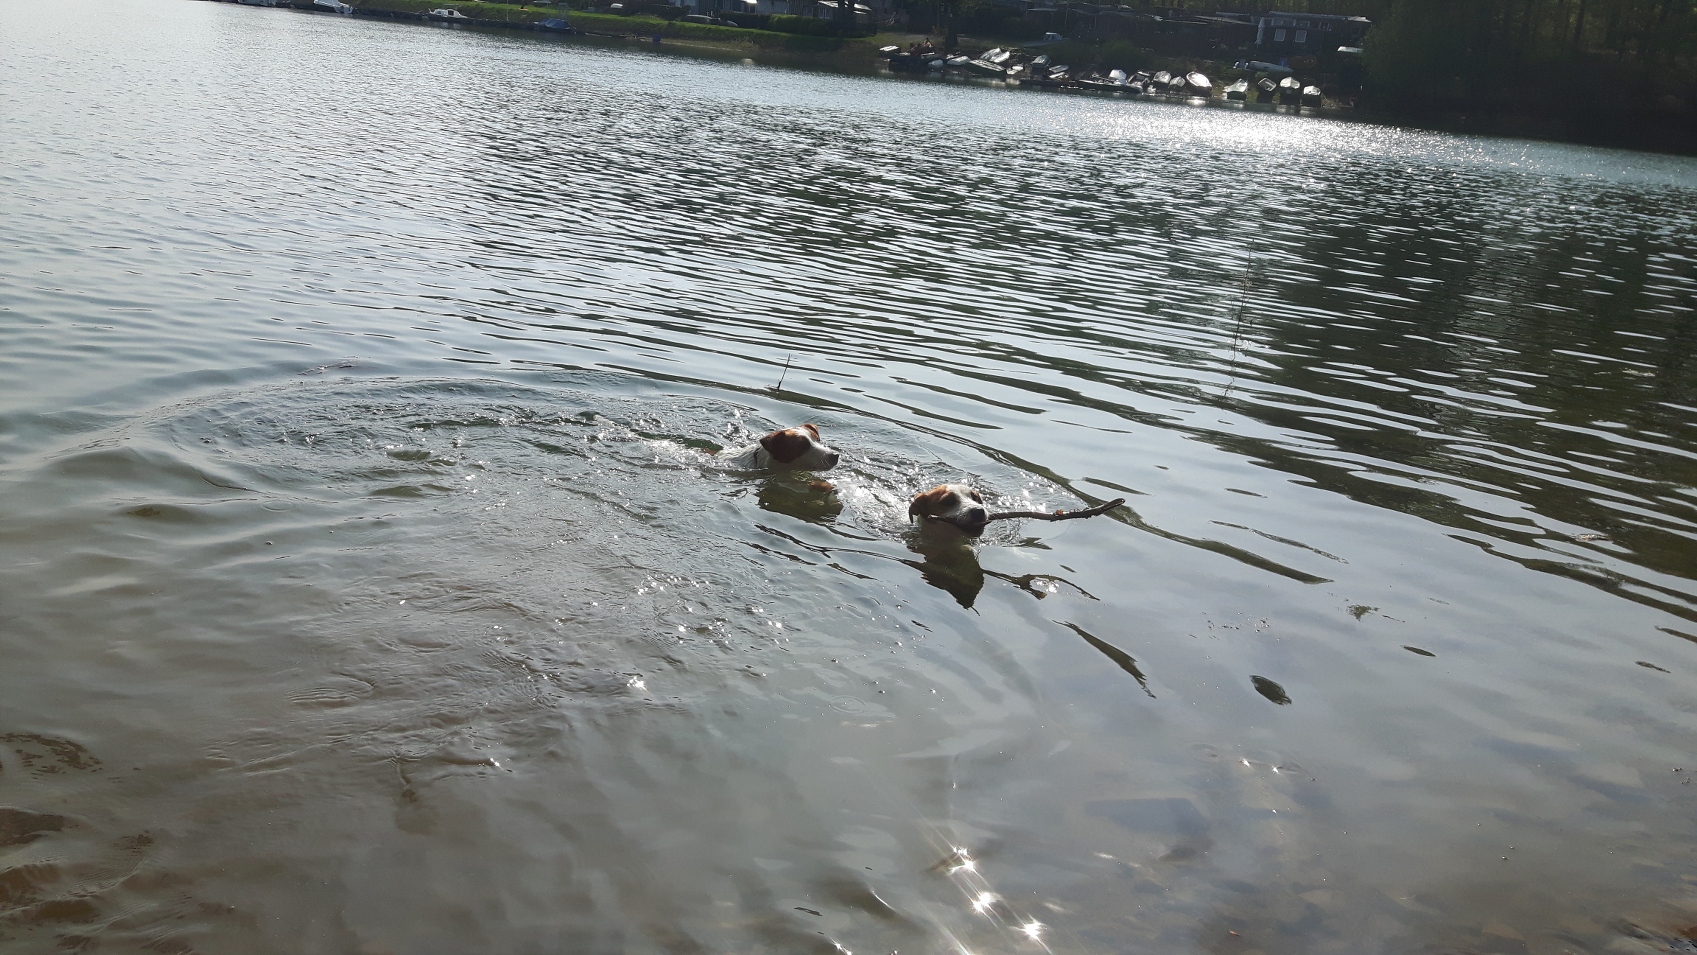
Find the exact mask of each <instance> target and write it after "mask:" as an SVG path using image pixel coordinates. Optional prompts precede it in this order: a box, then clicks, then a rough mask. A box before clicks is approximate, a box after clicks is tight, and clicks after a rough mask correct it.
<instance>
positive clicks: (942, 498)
mask: <svg viewBox="0 0 1697 955" xmlns="http://www.w3.org/2000/svg"><path fill="white" fill-rule="evenodd" d="M915 517H927V518H931V519H933V520H938V521H944V522H946V523H949V524H953V525H954V526H955V527H958V528H960V530H961V531H962V532H964V533H966V534H970V535H972V536H974V537H976V536H978V535H979V534H982V533H983V532H984V525H986V524H988V523H990V512H989V510H987V509H986V508H985V507H984V495H982V494H980V493H978V489H977V488H974V487H968V486H967V485H965V484H939V485H937V486H936V487H934V488H932V489H931V490H929V491H926V492H924V493H923V494H918V495H915V496H914V498H913V503H911V504H909V505H908V506H907V519H908V520H910V521H911V520H913V519H914V518H915Z"/></svg>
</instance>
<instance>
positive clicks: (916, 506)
mask: <svg viewBox="0 0 1697 955" xmlns="http://www.w3.org/2000/svg"><path fill="white" fill-rule="evenodd" d="M948 496H949V486H948V485H947V484H939V485H937V486H936V487H934V488H932V489H931V490H929V491H926V492H924V493H922V494H915V495H914V496H913V502H912V503H911V504H909V505H908V506H907V519H908V520H910V521H911V520H913V519H914V518H915V517H918V516H920V515H929V514H930V513H931V512H932V510H933V509H935V508H936V507H937V505H939V504H941V503H943V499H944V498H946V497H948Z"/></svg>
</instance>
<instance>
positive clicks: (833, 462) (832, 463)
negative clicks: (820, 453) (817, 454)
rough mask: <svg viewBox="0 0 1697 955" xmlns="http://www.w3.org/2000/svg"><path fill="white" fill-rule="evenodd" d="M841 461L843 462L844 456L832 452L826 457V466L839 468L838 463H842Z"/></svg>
mask: <svg viewBox="0 0 1697 955" xmlns="http://www.w3.org/2000/svg"><path fill="white" fill-rule="evenodd" d="M841 460H842V455H840V454H838V453H837V452H835V451H832V452H830V453H828V454H826V455H825V466H826V467H828V468H834V467H836V466H837V462H838V461H841Z"/></svg>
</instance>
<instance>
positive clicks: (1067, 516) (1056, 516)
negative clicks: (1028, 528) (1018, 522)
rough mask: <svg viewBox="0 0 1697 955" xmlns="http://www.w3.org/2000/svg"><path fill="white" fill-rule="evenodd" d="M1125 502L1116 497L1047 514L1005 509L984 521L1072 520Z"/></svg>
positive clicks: (1105, 510)
mask: <svg viewBox="0 0 1697 955" xmlns="http://www.w3.org/2000/svg"><path fill="white" fill-rule="evenodd" d="M1124 503H1125V498H1123V497H1116V498H1114V499H1113V500H1111V501H1109V502H1108V503H1106V504H1098V505H1096V506H1095V507H1087V508H1084V509H1083V510H1079V511H1056V512H1055V513H1053V514H1046V513H1044V512H1042V511H1003V512H1002V513H1000V514H991V515H990V516H989V517H988V518H985V520H984V523H986V524H988V523H990V522H991V521H1011V520H1013V519H1014V518H1016V517H1023V518H1029V519H1031V520H1034V521H1070V520H1073V519H1075V518H1079V517H1095V516H1096V515H1098V514H1106V513H1108V512H1109V511H1111V510H1113V509H1114V508H1116V507H1119V506H1120V505H1121V504H1124Z"/></svg>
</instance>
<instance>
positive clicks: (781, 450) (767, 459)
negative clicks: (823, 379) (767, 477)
mask: <svg viewBox="0 0 1697 955" xmlns="http://www.w3.org/2000/svg"><path fill="white" fill-rule="evenodd" d="M723 457H724V459H725V463H727V464H729V465H730V466H732V467H737V468H747V469H749V470H759V469H763V468H772V469H778V468H794V469H795V470H798V471H826V470H829V469H831V468H834V467H836V466H837V461H838V460H840V457H839V455H838V454H837V452H835V451H833V450H832V449H830V448H829V447H826V446H825V444H824V443H823V442H821V441H820V440H819V429H818V427H816V426H814V425H811V424H804V425H801V426H800V427H797V428H781V429H779V430H777V431H774V432H772V433H771V434H768V435H766V436H765V437H763V438H761V439H760V443H758V444H751V445H749V446H748V447H746V448H733V449H731V450H728V451H726V452H724V455H723Z"/></svg>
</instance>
